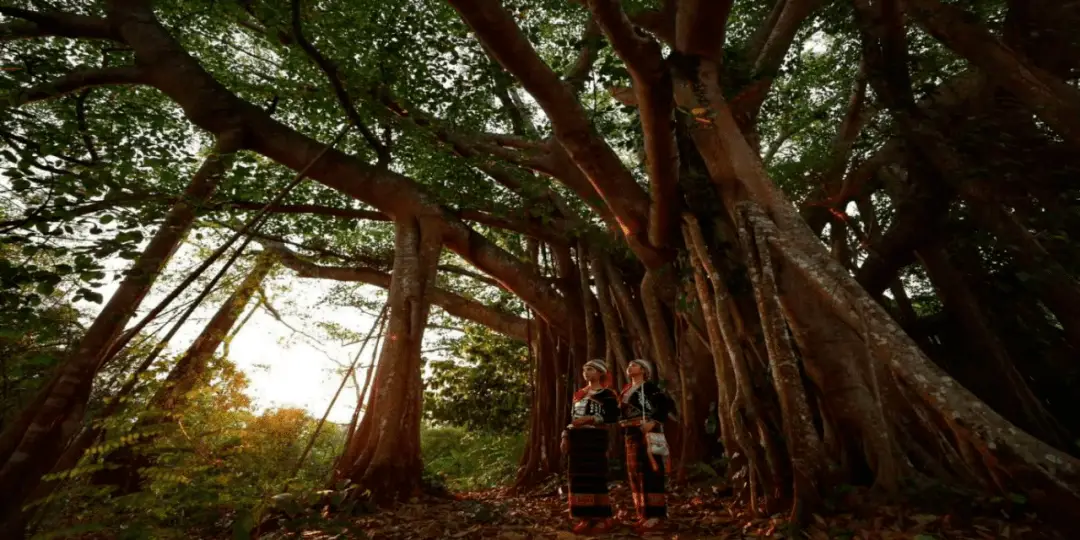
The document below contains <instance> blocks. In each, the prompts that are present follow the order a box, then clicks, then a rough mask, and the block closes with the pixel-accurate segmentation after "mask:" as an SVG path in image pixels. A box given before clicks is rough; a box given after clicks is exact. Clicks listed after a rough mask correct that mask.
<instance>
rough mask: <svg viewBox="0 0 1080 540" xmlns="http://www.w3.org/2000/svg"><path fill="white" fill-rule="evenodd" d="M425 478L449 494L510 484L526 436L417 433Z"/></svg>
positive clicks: (455, 430)
mask: <svg viewBox="0 0 1080 540" xmlns="http://www.w3.org/2000/svg"><path fill="white" fill-rule="evenodd" d="M420 447H421V449H422V452H423V456H424V469H425V471H424V472H425V475H426V476H427V478H428V479H429V481H434V482H436V483H438V482H440V481H441V483H442V484H443V485H445V486H446V487H447V488H448V489H450V490H451V491H473V490H480V489H490V488H495V487H501V486H505V485H508V484H510V483H511V482H513V480H514V476H515V475H516V474H517V467H518V461H519V460H520V459H521V453H522V451H523V450H524V449H525V434H524V433H510V434H493V433H485V432H482V431H475V430H469V429H465V428H462V427H454V426H447V427H436V426H430V425H426V426H424V427H423V428H422V429H421V431H420Z"/></svg>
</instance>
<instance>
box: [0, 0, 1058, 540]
mask: <svg viewBox="0 0 1080 540" xmlns="http://www.w3.org/2000/svg"><path fill="white" fill-rule="evenodd" d="M8 4H11V2H10V0H9V2H8ZM0 14H2V15H3V16H4V17H5V19H4V22H3V23H2V24H0V41H2V43H3V46H4V49H3V51H4V52H3V54H2V57H3V62H4V66H5V68H4V69H5V71H4V76H3V79H2V80H3V81H4V91H5V92H6V94H7V100H6V103H5V104H4V105H3V107H4V108H3V111H4V114H3V115H0V138H2V140H3V141H4V147H5V148H6V149H7V150H6V151H5V154H4V155H5V157H4V160H5V161H4V165H5V167H7V168H8V170H9V171H16V172H15V174H8V178H9V179H11V181H12V182H15V183H17V184H18V185H16V186H15V187H16V188H18V190H19V191H21V192H27V193H31V194H32V193H39V194H40V193H46V192H48V193H49V195H48V196H47V197H44V196H42V197H39V198H38V199H34V200H39V201H40V202H39V203H38V205H37V206H36V207H34V208H28V211H27V215H26V216H23V217H20V218H18V219H12V220H10V221H8V222H5V229H4V234H5V235H15V236H18V235H20V234H21V235H22V236H21V237H20V238H22V239H23V240H22V241H30V240H27V239H28V238H30V236H31V235H30V234H29V233H25V232H24V231H31V232H32V231H33V230H41V231H56V232H55V234H63V231H62V229H63V227H64V226H68V225H71V224H78V223H81V221H80V220H85V219H87V218H88V217H92V216H97V215H100V214H101V213H102V212H108V211H110V210H113V209H115V208H129V209H132V212H131V213H129V215H134V216H136V218H133V219H135V221H137V223H134V225H133V226H137V227H141V229H140V230H143V231H147V236H148V237H149V238H148V242H145V243H140V242H136V243H135V244H133V245H139V246H141V247H139V250H138V251H134V252H133V253H131V254H130V257H129V258H130V259H131V263H130V265H129V266H130V268H129V269H128V271H127V272H126V273H125V274H124V275H123V278H122V282H121V283H120V285H119V288H118V289H117V290H116V292H115V293H114V294H113V295H112V296H111V297H110V298H108V299H107V302H106V303H105V304H104V307H103V308H102V310H101V311H100V313H99V314H98V315H97V317H96V319H95V320H94V321H93V324H92V325H90V326H88V327H87V328H86V331H85V334H84V335H83V336H82V338H81V339H80V341H79V342H78V343H77V344H76V345H75V346H73V347H71V348H70V349H69V350H68V351H67V353H66V360H65V362H64V363H63V365H62V366H61V367H60V368H59V370H58V371H57V372H56V373H55V374H54V375H53V376H52V378H51V379H50V380H49V382H48V383H47V384H45V385H43V386H42V387H41V389H40V390H39V392H38V394H37V395H36V397H35V398H34V399H33V400H32V401H31V402H30V403H28V404H27V405H26V407H25V408H24V410H22V411H21V412H20V413H19V414H18V415H17V416H16V417H14V418H13V419H12V420H11V421H9V422H7V423H5V425H4V427H3V433H2V435H0V494H3V495H2V497H3V501H4V504H3V508H4V519H5V520H6V522H7V524H8V525H7V526H11V525H10V524H11V523H16V522H18V520H19V519H20V517H19V514H20V510H19V509H20V508H21V507H22V505H25V504H27V503H28V502H30V501H31V500H32V499H33V498H34V497H35V496H40V494H41V490H42V489H43V487H42V486H43V484H42V482H41V477H42V475H44V474H46V473H48V472H50V471H54V470H56V468H57V467H58V466H60V465H62V464H63V463H65V462H69V461H70V460H71V459H72V458H71V457H70V452H69V450H70V449H72V448H79V446H78V444H79V443H78V438H79V434H80V432H82V430H83V428H82V426H83V424H84V421H85V420H86V419H85V418H84V409H85V406H86V403H87V400H88V397H89V395H90V393H91V392H92V390H93V389H94V385H95V384H96V383H95V381H96V376H97V374H98V373H99V372H100V371H101V370H102V369H103V368H104V367H105V366H106V365H107V364H108V363H109V361H110V359H112V358H113V357H115V356H116V354H117V352H118V351H119V350H120V349H122V348H123V347H124V345H125V343H126V341H125V340H127V339H130V335H131V330H130V329H131V325H132V324H135V323H136V321H134V320H133V317H132V314H133V313H135V312H136V310H137V308H139V306H140V303H141V302H142V300H143V298H144V297H145V296H146V295H147V293H148V292H149V291H150V290H151V289H152V288H153V287H154V284H155V279H156V277H157V276H158V275H159V274H160V273H161V271H162V269H163V268H165V267H166V265H167V264H168V263H169V259H170V257H171V256H172V254H173V253H174V252H175V250H176V248H177V246H178V245H179V244H180V243H181V242H182V241H183V239H184V238H185V236H186V235H187V234H188V233H189V231H191V230H192V229H193V227H197V226H202V225H203V224H207V223H216V224H217V225H218V226H219V227H224V229H225V230H227V231H231V234H232V236H231V237H230V238H231V240H230V241H232V242H241V243H242V244H241V245H239V247H238V248H237V250H238V251H237V252H239V250H241V249H242V248H243V247H244V246H248V245H250V246H252V247H253V248H258V249H260V250H261V253H262V255H260V257H262V258H261V259H260V261H273V262H272V263H271V262H263V263H259V264H264V265H266V264H280V265H281V266H283V267H284V270H281V271H283V272H287V273H290V275H294V276H296V277H297V278H311V279H329V280H338V281H348V282H359V283H367V284H371V285H375V286H378V287H382V288H385V289H387V290H388V306H389V307H388V316H387V317H388V322H387V327H386V333H387V336H388V338H387V339H385V340H383V341H382V345H381V350H380V352H379V356H378V361H377V365H376V368H375V371H374V375H373V378H372V381H371V383H370V391H369V392H368V396H367V398H366V402H365V403H363V404H362V405H363V407H364V412H363V415H362V417H360V419H359V423H358V425H357V426H356V428H355V430H350V438H349V440H348V441H347V444H346V446H345V448H344V449H343V450H342V455H341V457H340V458H339V460H338V466H337V470H336V471H335V477H336V478H337V479H338V480H340V479H347V480H350V481H352V482H354V483H356V484H357V485H359V486H361V487H363V488H364V489H367V490H370V492H371V493H372V495H373V496H374V497H375V498H376V499H379V500H380V501H394V500H401V499H407V498H409V497H411V496H412V495H414V494H416V493H417V492H418V491H419V490H420V489H421V488H422V485H421V469H422V467H421V466H420V463H421V456H420V449H419V429H420V422H421V409H422V402H421V401H422V400H421V398H422V395H423V392H422V377H421V366H422V361H421V342H422V340H423V336H424V329H425V327H426V326H427V325H428V319H429V314H430V313H431V311H432V309H442V310H445V311H446V312H447V313H449V314H450V315H453V316H455V317H460V318H463V319H467V320H470V321H473V322H476V323H479V324H482V325H485V326H488V327H490V328H491V329H493V330H495V331H497V332H500V333H503V334H506V335H507V336H510V337H513V338H515V339H520V340H522V341H524V342H526V343H528V345H529V347H530V350H531V355H530V358H531V361H532V366H531V369H532V373H533V393H532V415H531V420H530V425H529V430H530V433H529V442H528V447H527V448H526V451H525V454H524V457H523V459H522V463H521V469H520V474H519V477H518V486H519V487H521V488H525V487H528V486H530V485H533V484H535V483H536V482H538V481H540V480H541V479H543V478H545V477H546V476H547V475H549V474H552V473H556V472H558V470H559V454H558V435H559V431H560V430H561V428H562V426H563V425H564V424H565V418H566V414H567V410H566V409H567V404H568V401H569V399H568V394H567V391H568V384H570V383H569V382H568V377H575V376H576V374H577V373H579V372H580V367H581V366H582V364H584V362H585V361H586V360H588V359H590V358H607V359H608V361H609V363H611V364H612V365H615V366H620V368H621V367H623V366H625V365H626V363H627V362H628V361H629V360H632V359H634V358H646V359H649V360H650V361H652V362H653V363H654V364H655V365H656V366H657V369H658V371H659V374H660V377H661V378H662V379H663V381H664V384H665V386H666V387H667V389H668V390H669V391H670V392H671V393H672V396H673V397H674V399H675V402H676V404H677V410H678V422H677V424H674V425H673V426H672V427H671V428H669V432H671V433H672V437H673V442H674V443H675V447H676V452H675V454H676V455H675V456H674V457H675V463H676V466H677V467H678V470H681V471H685V468H686V467H687V466H688V465H689V464H692V463H695V462H698V461H702V460H704V459H706V458H707V457H708V456H709V453H710V452H711V451H712V450H711V448H713V444H712V443H713V442H714V441H713V440H711V439H715V438H716V437H718V436H719V438H720V440H721V442H722V446H723V452H724V454H725V456H726V457H727V458H728V468H727V471H726V474H727V475H728V477H729V480H730V482H731V485H732V487H733V490H734V494H735V496H736V497H737V498H738V499H739V500H740V502H741V503H742V504H745V505H747V506H748V507H749V508H750V510H751V511H753V512H760V513H762V514H766V513H775V512H786V513H789V514H790V515H791V517H792V518H795V519H799V518H803V517H805V516H806V515H808V512H810V511H812V510H814V509H815V508H817V507H818V506H819V505H820V504H821V502H822V499H823V497H824V494H826V493H828V492H829V491H830V490H831V489H832V488H834V487H836V486H838V485H840V484H859V485H868V486H872V488H873V490H874V491H875V492H877V493H880V494H881V495H882V496H884V497H888V496H890V495H894V494H896V493H898V492H899V491H900V490H901V489H902V488H904V487H905V486H911V485H920V484H921V483H924V482H926V481H928V480H933V481H940V482H946V483H949V484H950V485H957V486H965V487H970V488H974V489H978V490H983V491H988V492H1001V493H1011V492H1020V493H1024V494H1026V495H1027V496H1028V497H1029V499H1030V500H1031V501H1032V502H1033V504H1035V505H1036V507H1037V508H1039V509H1041V510H1044V511H1047V512H1049V513H1051V514H1053V513H1060V514H1062V515H1067V511H1069V510H1076V509H1077V508H1078V507H1080V461H1077V458H1076V457H1075V455H1076V453H1077V448H1076V446H1075V442H1074V441H1075V440H1076V437H1077V434H1078V433H1080V419H1078V418H1077V416H1076V414H1075V412H1074V411H1075V410H1077V409H1076V407H1077V405H1080V403H1078V402H1077V401H1076V392H1075V391H1073V390H1071V389H1070V387H1069V380H1070V378H1071V377H1075V375H1076V374H1077V367H1076V365H1075V358H1076V357H1077V351H1078V350H1080V282H1078V281H1077V279H1076V274H1077V269H1078V268H1080V266H1078V265H1080V257H1078V253H1077V251H1076V249H1075V247H1074V246H1073V245H1071V243H1070V242H1069V235H1070V234H1076V233H1075V231H1077V228H1076V226H1077V224H1078V221H1077V220H1078V219H1080V218H1078V216H1080V212H1078V211H1077V208H1078V207H1077V204H1078V203H1077V201H1078V198H1077V194H1078V192H1077V187H1076V185H1075V183H1073V182H1072V178H1073V176H1074V175H1075V174H1076V172H1077V170H1078V166H1080V162H1078V158H1077V157H1076V156H1080V152H1077V150H1078V148H1077V147H1078V145H1080V90H1077V88H1076V86H1075V83H1076V80H1077V74H1078V70H1080V54H1078V53H1080V37H1077V36H1076V34H1075V32H1074V30H1073V29H1074V28H1075V27H1076V25H1077V24H1078V23H1080V4H1077V3H1075V2H1061V1H1057V0H1053V1H1052V0H996V1H987V2H951V1H947V0H852V1H840V0H835V1H824V0H775V1H770V2H750V1H732V0H716V1H712V2H706V1H699V0H662V1H661V0H656V1H638V0H634V1H630V0H627V1H623V2H619V1H618V0H576V1H549V2H539V3H538V2H524V1H519V0H447V1H445V2H442V1H438V0H424V1H417V0H380V1H375V2H349V1H344V0H327V1H323V2H310V1H303V0H244V1H216V2H215V1H207V0H197V1H192V0H185V1H182V2H181V1H172V0H169V1H166V0H159V1H156V2H152V1H150V0H100V1H87V2H70V3H60V4H57V3H53V4H45V3H42V2H34V1H29V0H27V1H25V2H24V1H16V2H14V4H12V5H7V6H5V7H0ZM9 66H10V67H9ZM196 153H198V154H200V155H203V158H204V161H203V162H202V164H201V166H199V167H195V166H192V165H191V163H192V162H193V159H192V157H191V156H192V155H194V154H196ZM69 234H70V232H69ZM390 238H392V242H391V241H389V239H390ZM391 244H392V249H390V245H391ZM376 245H378V246H381V247H380V248H379V249H374V248H373V247H372V246H376ZM225 247H226V246H223V248H222V249H223V250H224V248H225ZM215 256H217V257H221V256H222V253H220V252H219V253H216V254H215ZM200 271H201V270H200ZM259 271H261V272H263V275H265V271H266V270H265V267H263V270H256V271H255V272H256V273H257V272H259ZM247 290H248V293H246V294H247V296H248V298H249V297H250V288H249V289H247ZM243 291H245V289H244V287H243V286H242V287H240V288H239V289H238V292H237V294H240V295H243V294H245V293H243ZM91 294H92V293H91ZM496 300H497V301H496ZM243 302H244V303H246V302H247V298H244V299H243ZM147 307H148V306H143V308H144V309H145V308H147ZM236 318H237V317H236V315H232V316H231V321H230V322H229V325H231V324H232V323H234V322H235V320H236ZM225 330H227V329H225ZM217 331H219V332H220V331H221V329H218V330H217ZM215 347H216V344H215ZM193 350H194V349H193ZM212 352H213V351H211V353H212ZM177 377H178V378H177V380H179V381H183V384H185V385H191V384H197V378H198V377H197V370H195V371H193V372H192V373H191V374H190V375H189V376H188V378H183V377H180V375H178V376H177ZM169 399H171V398H170V397H169V396H168V395H165V396H163V397H162V400H165V401H168V400H169ZM710 411H715V412H710ZM711 414H715V415H717V416H716V420H718V424H719V431H718V433H717V434H710V433H708V431H707V430H706V429H705V428H704V426H705V425H706V424H707V423H708V422H709V421H710V415H711ZM65 455H68V457H67V458H66V460H67V461H65V459H64V456H65ZM75 459H77V457H76V458H75ZM678 476H679V475H678V474H677V475H676V479H678ZM136 484H137V482H136ZM135 489H137V487H136V488H135ZM35 494H37V495H35Z"/></svg>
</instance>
